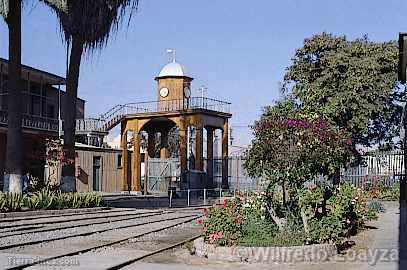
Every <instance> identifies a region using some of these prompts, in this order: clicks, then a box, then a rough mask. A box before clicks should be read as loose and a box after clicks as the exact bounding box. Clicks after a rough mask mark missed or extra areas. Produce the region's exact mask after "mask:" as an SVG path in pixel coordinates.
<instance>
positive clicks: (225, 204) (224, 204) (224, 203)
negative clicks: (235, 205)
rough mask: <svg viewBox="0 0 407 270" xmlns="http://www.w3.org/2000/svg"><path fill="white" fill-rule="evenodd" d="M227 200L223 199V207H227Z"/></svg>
mask: <svg viewBox="0 0 407 270" xmlns="http://www.w3.org/2000/svg"><path fill="white" fill-rule="evenodd" d="M228 202H229V201H228V200H227V199H225V200H224V201H223V208H226V207H228Z"/></svg>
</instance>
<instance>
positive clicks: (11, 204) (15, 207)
mask: <svg viewBox="0 0 407 270" xmlns="http://www.w3.org/2000/svg"><path fill="white" fill-rule="evenodd" d="M24 200H25V196H23V195H21V194H18V193H0V212H12V211H19V210H21V207H23V206H24Z"/></svg>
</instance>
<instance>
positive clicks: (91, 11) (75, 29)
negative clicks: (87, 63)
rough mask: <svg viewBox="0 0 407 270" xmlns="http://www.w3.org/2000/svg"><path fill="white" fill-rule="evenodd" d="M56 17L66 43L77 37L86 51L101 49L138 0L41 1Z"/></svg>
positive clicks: (134, 8)
mask: <svg viewBox="0 0 407 270" xmlns="http://www.w3.org/2000/svg"><path fill="white" fill-rule="evenodd" d="M43 1H44V2H45V3H46V4H47V5H48V6H49V7H51V9H52V10H53V11H54V12H55V14H56V15H57V17H58V19H59V22H60V26H61V32H62V33H63V36H64V39H65V40H66V41H67V42H69V43H70V42H71V41H72V38H73V37H75V38H79V39H80V40H82V41H83V43H84V45H85V48H84V49H85V51H94V50H99V49H101V48H103V47H104V46H105V45H106V44H107V42H108V40H109V37H110V36H111V34H112V33H115V32H117V30H118V28H119V25H120V23H121V21H122V20H123V18H124V17H125V16H126V15H127V14H128V12H130V16H129V18H131V15H132V12H133V11H134V10H136V9H137V7H138V3H139V0H43Z"/></svg>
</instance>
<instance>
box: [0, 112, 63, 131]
mask: <svg viewBox="0 0 407 270" xmlns="http://www.w3.org/2000/svg"><path fill="white" fill-rule="evenodd" d="M21 122H22V123H21V124H22V127H23V128H30V129H37V130H44V131H58V120H56V119H49V118H45V117H41V116H34V115H28V114H23V117H22V120H21ZM0 124H3V125H7V124H8V113H7V112H6V111H0Z"/></svg>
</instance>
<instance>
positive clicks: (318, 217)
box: [299, 183, 376, 243]
mask: <svg viewBox="0 0 407 270" xmlns="http://www.w3.org/2000/svg"><path fill="white" fill-rule="evenodd" d="M367 199H368V197H367V193H366V192H365V191H364V190H362V189H361V188H356V187H354V186H352V185H351V184H348V183H345V184H342V185H341V186H340V187H338V188H336V189H335V190H330V189H325V190H324V189H322V188H321V187H318V186H314V187H310V188H308V189H305V190H303V191H302V192H301V195H300V199H299V201H300V207H301V209H302V210H303V212H304V214H305V216H306V222H308V224H306V226H308V229H307V231H308V232H307V235H308V238H307V241H308V242H309V243H340V242H341V241H342V240H343V238H345V237H348V236H350V235H352V234H354V233H355V232H356V231H357V230H358V229H360V228H362V227H363V225H364V224H365V222H366V221H368V220H371V219H374V218H376V212H375V211H374V210H373V209H371V208H369V207H368V204H367Z"/></svg>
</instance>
